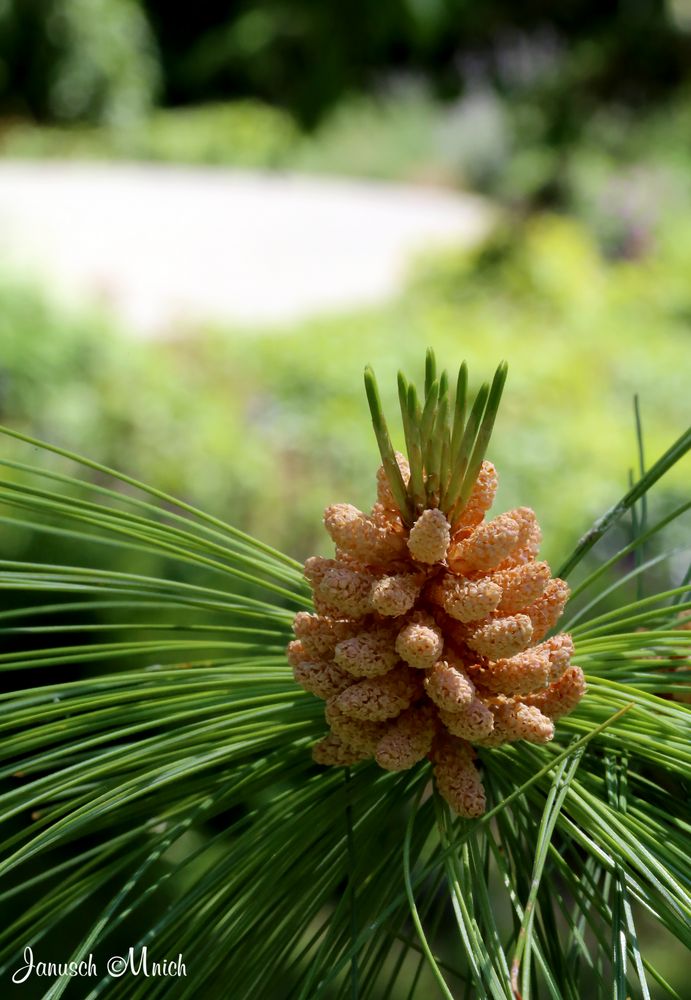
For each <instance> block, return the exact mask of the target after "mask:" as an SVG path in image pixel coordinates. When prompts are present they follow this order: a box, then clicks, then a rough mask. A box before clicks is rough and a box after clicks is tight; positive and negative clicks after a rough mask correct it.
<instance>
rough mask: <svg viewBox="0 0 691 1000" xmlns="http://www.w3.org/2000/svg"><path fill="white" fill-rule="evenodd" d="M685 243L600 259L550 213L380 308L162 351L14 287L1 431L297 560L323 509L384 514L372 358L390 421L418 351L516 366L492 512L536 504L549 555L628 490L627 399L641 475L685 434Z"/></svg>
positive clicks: (497, 456)
mask: <svg viewBox="0 0 691 1000" xmlns="http://www.w3.org/2000/svg"><path fill="white" fill-rule="evenodd" d="M690 243H691V234H690V233H688V232H687V233H686V235H685V236H683V234H682V227H681V226H678V225H677V226H676V227H675V229H674V230H673V231H670V232H669V234H667V233H664V234H661V237H660V239H659V243H658V247H659V249H658V253H657V254H656V256H655V257H654V258H651V257H649V258H647V259H645V260H643V261H609V260H607V259H605V258H603V257H602V255H601V254H600V252H599V250H598V248H597V245H596V244H595V243H594V242H593V240H592V238H591V237H590V236H589V234H588V232H587V230H585V229H584V228H583V227H582V226H580V225H578V224H577V223H575V222H572V221H569V220H566V219H563V218H559V217H556V216H547V215H545V216H541V217H537V218H536V219H534V220H533V221H530V222H529V223H527V224H525V225H519V224H517V223H516V224H513V225H511V226H507V228H505V229H503V230H500V231H498V232H497V233H495V234H494V235H493V237H492V238H491V240H490V241H488V242H487V243H486V244H485V245H484V246H483V247H481V248H479V249H478V250H477V251H475V252H473V253H471V254H468V253H460V252H459V253H451V252H448V253H445V254H443V255H441V256H439V255H435V256H434V257H433V258H430V259H429V260H427V261H425V262H421V263H420V266H419V268H418V270H417V272H416V274H415V276H414V277H413V280H412V282H411V285H410V287H409V290H408V291H407V293H406V294H405V295H404V296H403V297H402V298H401V299H400V300H399V301H398V302H395V303H392V304H391V305H390V306H387V307H384V308H381V309H376V310H371V311H366V312H360V313H357V314H353V315H351V316H345V317H341V318H333V319H325V320H320V321H312V322H309V323H305V324H302V325H301V326H299V327H297V328H295V329H293V330H290V331H284V332H280V333H276V334H271V333H268V332H267V333H264V334H261V333H256V332H254V333H250V332H246V333H245V334H244V335H239V334H240V333H241V332H240V331H235V335H234V336H231V335H229V332H228V331H223V330H219V331H216V332H215V333H213V332H206V333H205V332H204V331H200V330H188V331H187V334H188V336H187V337H184V338H181V339H178V340H176V341H173V342H171V343H169V344H160V343H156V344H153V343H138V342H133V341H130V340H120V339H119V338H118V337H116V336H115V335H114V334H112V333H109V331H108V330H107V329H106V328H104V326H103V324H102V323H98V322H95V321H94V318H93V317H89V316H81V317H75V316H61V315H60V313H59V312H55V311H54V310H53V309H51V308H50V307H49V306H47V305H46V304H45V303H44V302H43V301H42V300H41V299H40V297H39V296H37V295H35V294H34V293H32V292H30V291H27V290H22V289H17V288H16V287H12V286H7V285H5V286H2V287H1V288H0V301H1V305H2V308H1V309H0V416H1V418H2V420H3V421H4V422H12V423H14V424H18V425H19V426H22V427H24V428H28V429H30V430H31V431H33V432H34V433H36V434H37V435H39V436H42V437H45V438H47V439H48V440H51V441H54V442H58V443H60V444H62V445H65V446H67V447H70V448H72V449H74V450H77V451H82V452H85V453H87V454H90V455H91V456H93V457H95V458H97V459H98V460H101V461H104V462H106V463H108V464H114V465H117V466H120V467H122V468H125V469H127V470H128V471H129V472H130V473H131V474H133V475H135V476H137V477H140V478H143V479H145V480H148V481H151V482H153V483H156V484H157V485H158V486H159V487H161V488H163V489H165V490H168V491H171V492H177V493H181V494H183V495H184V496H186V497H187V498H189V499H191V500H192V501H193V502H196V503H199V504H202V505H204V506H206V507H208V508H209V509H211V510H213V511H214V512H218V513H219V514H220V515H221V516H224V517H226V518H227V519H229V520H231V521H232V522H233V523H236V524H238V525H240V526H242V527H244V528H246V529H247V530H249V531H251V532H253V533H254V534H257V535H259V536H261V537H262V538H264V539H265V540H267V541H269V542H272V543H275V544H277V545H279V546H281V547H283V548H285V549H286V550H288V551H291V552H292V553H294V554H296V555H303V556H304V555H306V554H308V553H309V552H310V551H314V550H316V549H320V548H321V549H323V548H324V546H325V540H324V538H323V537H322V534H323V533H322V531H321V528H320V520H321V512H322V509H323V507H324V506H325V505H326V504H327V503H331V502H334V501H336V500H348V501H351V502H353V503H356V504H358V505H360V506H363V505H367V504H371V502H372V499H373V473H374V469H375V467H376V465H377V452H376V445H375V442H374V437H373V435H372V433H371V430H370V427H369V420H368V415H367V410H366V405H365V401H364V396H363V390H362V369H363V366H364V364H365V363H367V362H370V363H372V364H373V365H374V366H375V369H376V371H377V374H378V376H379V379H380V384H381V387H382V395H383V399H384V404H385V406H386V408H387V412H388V413H389V414H390V416H391V418H392V421H391V422H392V423H394V419H393V418H394V415H395V409H396V405H397V403H396V399H395V376H396V369H397V368H398V367H399V366H400V367H403V368H406V369H411V370H412V371H415V370H419V368H420V364H421V357H422V354H423V351H424V347H425V346H426V345H427V344H431V345H432V346H434V347H435V349H436V351H437V353H438V356H439V359H440V362H441V363H442V364H448V365H449V366H453V365H457V364H458V363H459V361H460V359H461V358H463V357H466V358H468V360H469V362H470V365H471V371H472V373H473V379H474V382H475V384H478V383H479V381H480V380H481V378H484V377H486V376H487V375H488V374H489V373H490V371H491V370H492V369H493V367H494V365H495V364H496V362H497V360H498V359H499V358H501V357H507V358H508V359H509V361H510V366H511V368H510V381H509V387H508V391H507V394H506V400H505V406H504V407H503V409H502V412H501V414H500V417H499V421H498V426H497V432H496V435H495V438H494V441H493V450H492V458H493V459H494V460H495V461H496V462H497V464H498V465H499V466H500V469H501V494H500V497H499V500H498V506H500V508H501V509H506V508H508V507H509V506H511V505H513V504H515V503H528V504H531V505H532V506H534V507H535V508H536V510H537V512H538V514H539V517H540V520H541V523H543V525H544V529H545V537H546V544H545V554H546V557H547V558H550V557H551V558H556V557H557V556H558V555H559V553H560V552H563V550H564V548H565V547H566V546H567V545H569V544H571V543H572V542H573V541H574V540H575V538H576V537H577V536H579V535H580V534H581V533H582V531H583V530H585V528H586V527H587V526H588V525H589V524H590V522H591V521H592V519H593V518H594V517H595V516H596V515H597V514H598V513H600V512H601V511H602V509H603V508H604V506H605V505H606V504H608V503H609V502H612V501H613V500H614V499H616V498H617V497H618V496H619V495H620V494H621V493H622V492H623V490H624V489H625V488H626V485H627V473H628V470H629V468H633V467H634V466H635V463H636V452H635V436H634V431H633V419H632V402H631V401H632V395H633V393H634V392H638V393H639V394H640V397H641V406H642V411H643V417H644V424H645V437H646V448H647V456H648V458H649V459H652V458H654V457H657V455H658V454H659V453H660V452H661V451H662V450H663V449H664V448H666V447H667V446H668V445H669V444H670V443H671V439H672V437H673V436H674V435H676V434H677V433H678V432H679V431H680V430H681V429H682V427H683V426H684V423H685V420H686V418H687V413H685V410H686V404H685V399H686V388H687V387H686V378H685V372H684V366H683V365H682V364H681V359H682V358H683V357H684V356H685V352H687V351H688V332H689V317H691V290H690V286H689V284H688V280H687V276H688V266H687V261H688V256H687V254H686V253H685V252H684V247H685V248H686V250H687V251H688V249H689V246H690ZM180 332H182V331H180ZM401 443H402V442H401V440H400V435H398V444H399V445H400V444H401ZM6 447H7V445H6V443H3V448H6ZM681 475H682V472H681V470H680V471H679V472H678V473H677V474H676V478H672V479H671V480H670V487H669V488H673V487H674V483H676V484H677V487H678V488H681V479H680V476H681Z"/></svg>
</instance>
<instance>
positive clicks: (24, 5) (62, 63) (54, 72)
mask: <svg viewBox="0 0 691 1000" xmlns="http://www.w3.org/2000/svg"><path fill="white" fill-rule="evenodd" d="M158 84H159V68H158V59H157V55H156V45H155V41H154V37H153V34H152V32H151V30H150V27H149V24H148V22H147V19H146V15H145V14H144V11H143V10H142V8H141V6H140V4H139V3H138V2H137V0H0V106H1V107H2V108H3V110H4V111H5V113H8V112H9V113H15V114H21V115H26V114H29V115H31V116H32V117H34V118H37V119H39V120H47V119H48V120H49V119H58V120H63V121H77V120H85V119H87V120H92V121H99V122H103V123H108V124H114V125H126V124H127V123H128V122H129V121H131V120H133V119H137V118H140V117H141V116H142V115H143V114H145V113H146V112H147V111H148V110H150V108H151V106H152V104H153V102H154V99H155V97H156V94H157V91H158Z"/></svg>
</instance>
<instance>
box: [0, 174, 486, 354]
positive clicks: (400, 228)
mask: <svg viewBox="0 0 691 1000" xmlns="http://www.w3.org/2000/svg"><path fill="white" fill-rule="evenodd" d="M490 219H491V212H490V210H489V208H488V206H487V205H486V204H485V203H483V202H482V201H480V200H479V199H476V198H474V197H470V196H467V195H462V194H456V193H453V192H446V191H437V190H430V189H425V188H417V187H406V186H402V185H390V184H380V183H374V182H365V181H351V180H348V181H345V180H327V179H321V178H314V177H306V176H294V175H283V174H259V173H246V172H241V171H231V170H220V169H203V168H186V167H170V166H152V165H134V164H132V165H100V164H86V163H54V162H41V163H27V162H20V161H4V162H0V269H1V270H2V271H3V272H4V273H6V272H7V271H8V270H9V271H10V272H14V273H15V274H17V273H19V274H21V275H29V276H31V277H38V278H40V279H41V280H42V281H43V282H44V283H46V282H47V284H48V286H49V287H50V288H52V289H54V290H57V292H58V293H59V294H61V295H62V296H63V297H67V298H68V299H70V300H72V301H74V300H76V301H89V300H92V301H93V300H94V299H95V300H101V301H104V302H106V303H107V304H108V305H109V306H111V307H112V309H113V311H114V313H115V315H116V316H117V317H118V318H119V319H121V320H122V321H123V323H124V325H125V327H126V328H128V329H131V330H132V331H134V332H135V333H137V334H139V335H142V336H156V335H161V334H165V333H167V332H170V331H171V330H174V329H175V328H179V327H180V326H188V325H189V324H190V323H194V322H197V321H204V320H211V321H214V322H230V323H240V324H243V325H248V326H257V325H271V326H275V325H279V326H280V325H283V324H287V323H290V322H292V321H294V320H297V319H301V318H303V317H306V316H311V315H315V314H320V313H328V312H334V311H339V310H343V309H346V308H348V309H349V308H353V307H357V306H359V305H364V304H368V303H375V302H380V301H383V300H386V299H387V298H388V297H390V296H392V295H394V294H395V293H396V291H397V290H398V289H399V288H400V286H401V284H402V282H403V280H404V278H405V273H406V270H407V268H408V267H409V265H410V262H411V260H412V259H413V258H414V256H415V255H416V254H417V253H419V252H420V251H421V250H424V249H426V248H428V247H432V246H440V245H445V244H451V243H454V244H459V243H471V242H472V241H475V240H477V239H478V238H479V237H480V236H481V235H482V234H483V233H484V232H485V231H486V230H487V228H488V226H489V224H490Z"/></svg>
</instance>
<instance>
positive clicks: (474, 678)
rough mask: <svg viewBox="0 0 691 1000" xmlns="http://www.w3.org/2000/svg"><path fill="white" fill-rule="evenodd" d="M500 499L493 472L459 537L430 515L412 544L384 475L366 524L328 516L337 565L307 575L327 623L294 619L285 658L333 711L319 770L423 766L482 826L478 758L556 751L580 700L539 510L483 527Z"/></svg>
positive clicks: (559, 587) (352, 513) (341, 507)
mask: <svg viewBox="0 0 691 1000" xmlns="http://www.w3.org/2000/svg"><path fill="white" fill-rule="evenodd" d="M396 460H397V462H398V465H399V468H400V470H401V473H402V476H403V479H404V481H407V479H408V476H409V470H408V465H407V462H406V460H405V458H404V457H403V456H402V455H400V454H397V455H396ZM496 487H497V475H496V471H495V469H494V466H493V465H492V463H491V462H487V461H485V462H483V463H482V467H481V469H480V472H479V474H478V477H477V480H476V481H475V483H474V487H473V490H472V493H471V496H470V498H469V500H468V503H467V504H466V505H465V508H464V510H463V512H462V514H461V516H460V518H458V519H457V521H456V522H455V524H454V525H453V529H452V528H451V526H450V524H449V522H448V520H447V518H446V516H445V515H444V514H443V513H442V511H441V510H438V509H435V508H429V509H426V510H424V511H423V512H422V513H421V514H420V516H419V517H418V518H417V520H416V521H415V523H414V524H413V525H412V527H411V528H410V530H408V529H407V528H406V527H405V526H404V523H403V521H402V519H401V516H400V512H399V510H398V508H397V506H396V503H395V501H394V498H393V496H392V493H391V489H390V487H389V484H388V480H387V477H386V474H385V472H384V469H383V468H380V469H379V472H378V473H377V502H376V503H375V505H374V507H373V508H372V511H371V513H370V514H364V513H362V512H361V511H359V510H357V508H355V507H353V506H351V505H350V504H335V505H334V506H331V507H328V508H327V509H326V511H325V513H324V524H325V526H326V529H327V531H328V533H329V535H330V536H331V538H332V539H333V541H334V543H335V546H336V554H335V559H322V558H319V557H313V558H311V559H308V560H307V562H306V564H305V576H306V577H307V579H308V580H309V582H310V584H311V586H312V590H313V593H314V605H315V610H316V612H317V613H316V614H314V615H312V614H309V613H307V612H302V611H301V612H300V613H299V614H298V615H297V616H296V618H295V621H294V625H293V628H294V631H295V635H296V639H295V641H293V642H291V643H290V645H289V647H288V658H289V661H290V663H291V665H292V667H293V673H294V677H295V680H296V681H297V683H298V684H300V685H301V686H302V687H303V688H304V689H305V690H306V691H310V692H312V693H313V694H315V695H316V696H317V697H319V698H322V699H323V700H324V701H325V702H326V711H325V717H326V722H327V724H328V726H329V729H330V732H329V734H328V735H327V736H326V737H325V738H324V739H322V740H321V741H320V742H319V743H317V744H316V746H315V747H314V749H313V755H314V759H315V760H316V761H317V762H318V763H320V764H330V765H340V766H343V765H348V764H353V763H356V762H357V761H361V760H365V759H367V758H370V757H373V758H374V759H375V760H376V762H377V763H378V764H379V766H380V767H382V768H384V769H386V770H389V771H401V770H405V769H407V768H410V767H413V765H414V764H416V763H418V762H419V761H421V760H423V759H424V758H425V757H428V758H429V759H430V760H431V761H432V763H433V766H434V775H435V778H436V782H437V787H438V789H439V791H440V793H441V794H442V795H443V796H444V798H445V799H446V800H447V802H448V803H449V805H450V806H451V808H452V809H453V810H454V811H455V812H456V813H458V814H459V815H461V816H466V817H473V816H480V815H482V813H483V812H484V811H485V792H484V788H483V785H482V780H481V777H480V773H479V771H478V768H477V766H476V763H475V761H476V753H475V750H474V747H476V746H479V747H496V746H499V745H500V744H502V743H507V742H513V741H517V740H528V741H529V742H532V743H545V742H547V741H548V740H551V739H552V736H553V734H554V722H555V721H556V720H557V719H559V718H560V717H561V716H563V715H566V714H567V713H568V712H570V711H572V710H573V709H574V708H575V707H576V705H577V704H578V702H579V701H580V699H581V697H582V695H583V693H584V691H585V680H584V676H583V672H582V670H581V669H580V667H577V666H571V664H570V659H571V654H572V652H573V643H572V641H571V637H570V636H569V635H566V634H559V635H555V636H552V637H551V638H549V639H545V636H546V634H547V632H549V630H550V629H551V628H552V627H553V626H554V625H555V624H556V623H557V621H558V619H559V617H560V616H561V613H562V611H563V609H564V605H565V603H566V601H567V598H568V595H569V590H568V586H567V585H566V583H565V582H564V581H563V580H559V579H552V578H551V574H550V570H549V566H548V565H547V563H545V562H538V561H536V557H537V553H538V549H539V544H540V537H541V535H540V528H539V525H538V523H537V519H536V517H535V514H534V512H533V511H532V510H531V509H530V508H529V507H519V508H517V509H516V510H512V511H509V512H508V513H506V514H500V515H499V516H498V517H495V518H494V519H493V520H490V521H487V520H485V515H486V513H487V511H488V510H489V508H490V506H491V504H492V501H493V499H494V495H495V492H496Z"/></svg>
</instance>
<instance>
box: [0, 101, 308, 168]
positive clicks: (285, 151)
mask: <svg viewBox="0 0 691 1000" xmlns="http://www.w3.org/2000/svg"><path fill="white" fill-rule="evenodd" d="M298 135H299V133H298V129H297V127H296V126H295V124H294V122H293V120H292V119H291V118H290V116H289V115H287V114H286V113H285V112H282V111H279V110H277V109H276V108H271V107H269V106H268V105H267V104H262V103H260V102H259V101H252V100H247V101H234V102H232V103H230V102H229V103H225V104H205V105H200V106H198V107H193V108H176V109H174V110H164V111H154V112H152V113H151V114H150V115H148V116H147V117H146V118H145V119H142V120H139V121H133V122H131V123H130V124H129V125H128V127H127V128H118V129H114V128H109V127H102V126H101V127H99V126H93V125H83V124H81V125H73V126H72V127H69V128H66V127H59V126H49V125H46V126H37V125H31V124H29V123H28V122H18V123H16V124H13V125H10V126H8V127H6V128H5V130H4V134H2V135H0V152H2V153H3V154H4V155H5V156H11V157H12V156H16V157H37V158H42V157H48V158H50V157H58V158H76V159H106V160H115V159H135V160H153V161H162V162H168V163H200V164H226V165H228V164H232V165H233V166H236V167H277V166H282V165H283V164H284V163H286V162H287V161H288V160H289V158H290V156H291V155H292V153H293V150H294V148H295V146H296V144H297V142H298Z"/></svg>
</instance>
